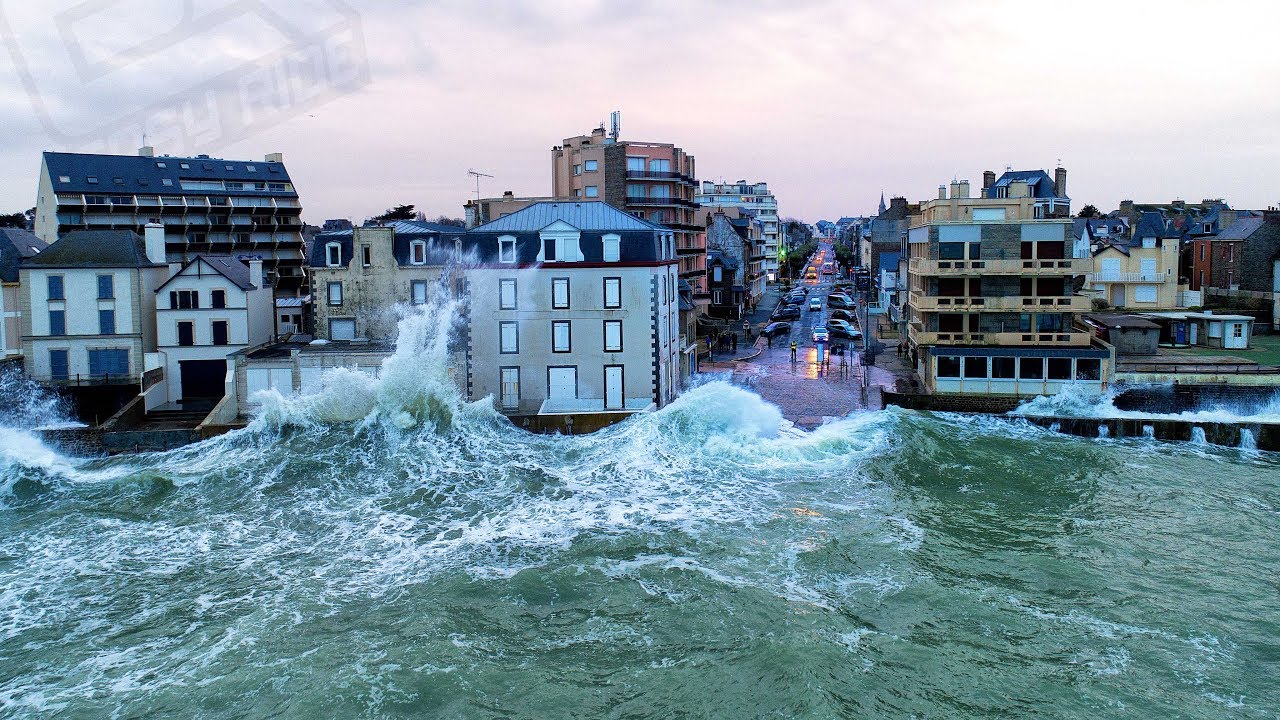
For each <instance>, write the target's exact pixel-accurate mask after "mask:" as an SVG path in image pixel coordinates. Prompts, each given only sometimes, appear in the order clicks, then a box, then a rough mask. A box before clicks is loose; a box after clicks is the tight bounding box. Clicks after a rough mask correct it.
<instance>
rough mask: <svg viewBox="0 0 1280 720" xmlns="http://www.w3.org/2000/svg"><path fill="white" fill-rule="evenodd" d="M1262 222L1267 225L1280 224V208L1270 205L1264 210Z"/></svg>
mask: <svg viewBox="0 0 1280 720" xmlns="http://www.w3.org/2000/svg"><path fill="white" fill-rule="evenodd" d="M1262 222H1263V223H1265V224H1267V225H1280V209H1276V208H1274V207H1269V208H1267V209H1266V210H1263V211H1262Z"/></svg>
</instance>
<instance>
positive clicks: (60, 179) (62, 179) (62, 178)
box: [58, 175, 71, 183]
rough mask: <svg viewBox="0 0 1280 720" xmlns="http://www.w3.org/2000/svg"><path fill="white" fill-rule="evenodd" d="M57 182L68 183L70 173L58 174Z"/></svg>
mask: <svg viewBox="0 0 1280 720" xmlns="http://www.w3.org/2000/svg"><path fill="white" fill-rule="evenodd" d="M58 182H63V183H69V182H71V176H70V175H59V176H58Z"/></svg>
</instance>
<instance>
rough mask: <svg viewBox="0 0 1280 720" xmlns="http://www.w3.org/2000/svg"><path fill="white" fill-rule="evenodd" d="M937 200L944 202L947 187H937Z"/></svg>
mask: <svg viewBox="0 0 1280 720" xmlns="http://www.w3.org/2000/svg"><path fill="white" fill-rule="evenodd" d="M938 199H939V200H946V199H947V186H946V185H939V186H938Z"/></svg>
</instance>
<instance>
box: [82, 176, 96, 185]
mask: <svg viewBox="0 0 1280 720" xmlns="http://www.w3.org/2000/svg"><path fill="white" fill-rule="evenodd" d="M85 180H86V181H87V182H88V183H89V184H90V185H97V184H98V178H96V177H94V176H92V175H90V176H89V177H87V178H85Z"/></svg>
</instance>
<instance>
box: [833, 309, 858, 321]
mask: <svg viewBox="0 0 1280 720" xmlns="http://www.w3.org/2000/svg"><path fill="white" fill-rule="evenodd" d="M831 317H832V318H834V319H837V320H847V321H849V322H853V321H855V320H857V319H858V318H857V316H855V315H854V314H853V311H852V310H845V309H844V308H836V309H835V310H832V311H831Z"/></svg>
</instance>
